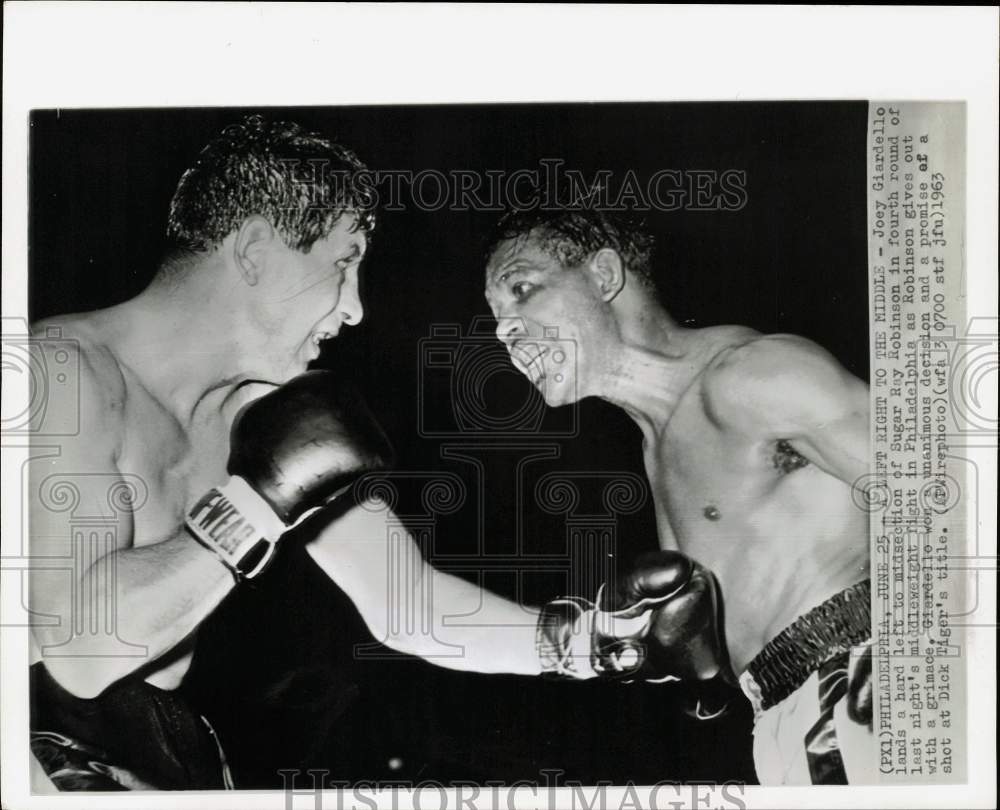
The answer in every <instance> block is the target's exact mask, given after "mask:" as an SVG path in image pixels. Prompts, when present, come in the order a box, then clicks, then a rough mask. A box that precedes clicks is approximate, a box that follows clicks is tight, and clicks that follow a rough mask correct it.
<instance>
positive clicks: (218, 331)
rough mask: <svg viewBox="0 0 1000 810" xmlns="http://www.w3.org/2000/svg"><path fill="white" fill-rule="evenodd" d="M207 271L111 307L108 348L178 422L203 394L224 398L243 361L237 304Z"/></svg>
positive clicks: (188, 417) (240, 378)
mask: <svg viewBox="0 0 1000 810" xmlns="http://www.w3.org/2000/svg"><path fill="white" fill-rule="evenodd" d="M213 270H215V268H209V267H206V268H200V269H199V271H197V272H193V273H191V274H190V276H189V277H188V278H186V279H185V280H183V281H182V282H178V283H176V284H172V283H170V282H167V283H154V284H152V285H150V286H149V287H148V288H147V289H146V290H144V291H143V292H142V293H140V294H139V295H138V296H137V297H135V298H133V299H131V300H130V301H126V302H125V303H124V304H121V305H120V306H118V307H115V308H114V309H113V310H112V311H113V312H114V317H115V321H116V329H115V334H116V340H115V344H116V345H115V347H114V350H115V353H116V354H117V355H118V357H119V359H120V360H121V361H122V362H123V363H125V365H126V366H127V367H128V369H129V370H130V371H131V372H132V373H133V374H134V375H135V376H136V377H137V378H138V379H139V381H140V382H141V383H142V385H143V386H144V387H145V388H146V389H147V390H149V392H150V393H151V394H152V395H153V396H154V397H155V398H156V399H157V400H158V401H160V402H161V403H162V404H163V405H164V407H166V408H167V409H168V410H169V411H170V412H171V413H173V414H175V416H177V418H178V419H179V420H181V421H182V422H188V421H190V420H191V419H192V418H193V417H194V413H195V411H196V409H197V408H198V407H199V406H200V405H202V404H203V403H204V402H205V401H206V400H207V399H210V398H218V400H219V402H220V403H221V402H222V401H223V400H225V398H226V397H227V396H228V395H229V394H230V393H231V392H232V390H233V389H234V388H235V387H236V386H237V385H239V384H240V383H241V382H242V381H243V374H242V371H243V366H244V365H248V364H249V361H248V360H247V359H245V358H243V356H242V355H243V351H242V347H241V344H242V341H241V339H240V335H241V331H240V326H241V324H240V322H239V319H238V306H234V302H233V301H232V300H225V299H226V296H225V295H223V294H222V289H221V288H222V286H223V285H220V284H218V283H217V282H216V281H214V280H212V273H213ZM109 312H111V311H109Z"/></svg>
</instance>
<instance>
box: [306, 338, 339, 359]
mask: <svg viewBox="0 0 1000 810" xmlns="http://www.w3.org/2000/svg"><path fill="white" fill-rule="evenodd" d="M334 337H336V335H335V334H334V333H333V332H314V333H313V334H312V335H310V337H309V343H311V344H312V345H311V346H310V348H309V359H308V362H310V363H312V362H314V361H316V360H317V359H318V358H319V356H320V353H321V352H322V351H323V342H324V341H327V340H330V339H332V338H334Z"/></svg>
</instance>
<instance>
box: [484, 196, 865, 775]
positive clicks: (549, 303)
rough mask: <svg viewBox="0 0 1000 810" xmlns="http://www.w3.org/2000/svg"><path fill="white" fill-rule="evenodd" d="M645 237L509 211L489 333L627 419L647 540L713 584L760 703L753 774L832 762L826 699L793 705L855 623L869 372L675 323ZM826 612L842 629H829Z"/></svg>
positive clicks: (490, 281)
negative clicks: (823, 747) (570, 352)
mask: <svg viewBox="0 0 1000 810" xmlns="http://www.w3.org/2000/svg"><path fill="white" fill-rule="evenodd" d="M652 246H653V243H652V239H651V237H650V235H649V234H648V233H646V232H645V231H644V230H643V229H642V227H641V226H639V224H638V223H637V222H636V221H635V220H634V219H633V218H630V217H626V216H616V215H614V214H602V213H600V212H595V211H588V210H576V211H574V210H562V211H555V212H551V211H549V212H545V211H534V212H512V213H510V214H508V215H507V216H506V217H505V218H504V219H503V220H501V222H500V224H499V225H498V227H497V229H496V232H495V233H494V235H493V238H492V240H491V243H490V251H489V254H488V261H487V268H486V290H485V291H486V298H487V301H488V303H489V305H490V308H491V309H492V311H493V314H494V315H495V317H496V319H497V324H498V325H497V337H498V338H499V339H500V340H501V341H502V342H503V343H504V345H505V346H506V347H507V349H508V351H509V353H510V356H511V360H512V362H513V364H514V365H515V366H516V367H517V368H518V370H520V371H521V373H522V374H524V375H525V376H526V377H527V378H528V379H529V380H530V382H531V383H532V384H533V385H534V386H535V387H536V388H537V390H538V391H539V392H540V393H541V395H542V396H543V397H544V399H545V401H546V403H548V404H549V405H551V406H559V405H565V404H568V403H572V402H577V401H579V400H581V399H583V398H585V397H599V398H602V399H604V400H606V401H608V402H610V403H612V404H614V405H616V406H618V407H620V408H622V409H623V410H624V411H625V412H626V413H627V414H628V415H629V416H630V417H631V418H632V420H633V421H634V422H635V423H636V424H637V425H638V427H639V429H640V431H641V433H642V436H643V454H644V463H645V468H646V473H647V476H648V478H649V481H650V484H651V489H652V493H653V501H654V506H655V514H656V523H657V529H658V533H659V543H660V546H661V548H663V549H676V550H679V551H681V552H683V553H684V554H685V555H690V557H692V558H694V559H696V560H698V561H699V562H700V563H701V564H703V565H705V566H706V568H708V569H709V570H710V571H711V572H713V573H714V575H715V576H716V577H717V579H718V582H719V584H720V586H721V593H722V599H723V603H724V631H725V642H726V646H727V648H728V652H729V656H730V660H731V663H732V666H733V669H734V671H735V672H736V673H742V677H741V684H742V685H743V686H744V690H745V691H747V693H748V695H750V696H751V698H752V700H754V702H755V708H756V709H757V711H758V716H759V719H758V722H757V728H756V732H755V734H756V740H755V758H756V760H757V766H758V775H759V777H760V778H761V780H762V781H763V782H768V783H782V782H798V783H803V782H804V783H809V781H810V780H811V781H837V780H838V779H843V778H845V775H844V774H842V773H838V774H836V775H835V776H834V777H830V776H829V773H828V772H826V771H824V770H823V768H824V759H823V757H822V752H819V751H818V748H816V747H815V746H814V749H811V750H810V751H806V750H805V748H803V743H802V741H803V739H805V738H807V737H808V735H809V733H810V731H811V730H812V728H811V726H812V724H815V723H816V721H817V717H818V716H819V714H821V713H822V710H825V709H826V708H828V707H827V706H826V705H825V704H824V705H821V706H820V707H819V708H818V710H817V711H818V712H819V714H810V712H809V711H807V710H805V709H803V708H802V707H803V706H804V705H805V703H804V702H803V701H805V700H806V698H805V697H803V695H804V694H805V693H804V692H803V690H805V691H808V690H809V689H811V688H813V687H812V685H810V684H806V685H805V686H802V682H804V681H806V680H807V679H808V678H809V676H810V675H813V676H814V677H815V673H816V671H817V670H821V669H822V667H823V666H824V665H825V664H828V663H829V662H830V661H831V660H832V659H834V658H835V657H836V656H837V655H840V654H844V653H845V651H847V650H849V649H851V648H853V647H855V645H858V644H859V643H860V642H863V641H864V640H865V639H867V638H868V637H869V636H868V633H869V632H870V629H869V628H867V624H868V621H867V611H868V604H867V599H868V597H867V590H865V586H866V582H865V581H866V579H867V577H868V566H869V542H868V523H867V515H866V513H865V512H863V511H862V510H861V509H859V508H858V507H857V506H856V505H855V504H854V501H853V499H852V486H853V485H854V483H855V482H856V481H857V480H858V479H859V478H861V477H862V476H863V475H865V474H866V473H867V472H868V463H869V438H868V389H867V386H866V385H865V384H864V383H863V382H862V381H861V380H859V379H857V378H856V377H854V376H853V375H852V374H850V373H849V372H848V371H846V370H845V369H844V368H843V367H842V366H841V365H840V364H839V363H838V362H837V361H836V360H835V359H834V357H833V356H832V355H830V354H829V353H828V352H827V351H825V350H824V349H822V348H821V347H819V346H818V345H816V344H815V343H812V342H810V341H808V340H806V339H804V338H800V337H795V336H792V335H761V334H759V333H757V332H755V331H753V330H751V329H748V328H745V327H740V326H719V327H711V328H705V329H689V328H684V327H681V326H680V325H678V323H677V322H676V321H675V320H674V319H673V318H672V317H671V316H670V314H669V313H668V311H667V309H666V308H665V306H664V305H663V303H662V301H661V299H660V296H659V295H658V293H657V291H656V289H655V286H654V284H653V281H652V268H651V252H652ZM667 272H668V273H669V270H668V271H667ZM552 327H556V328H557V329H558V335H559V338H560V340H566V341H572V343H573V345H574V346H575V349H576V354H575V360H574V361H572V362H566V361H563V362H562V363H559V362H557V360H558V359H562V358H556V357H555V356H554V355H555V353H554V352H549V350H548V349H547V348H546V347H547V346H548V345H551V343H552V341H551V340H547V339H546V331H545V330H546V329H547V328H548V329H549V330H550V331H549V334H551V329H552ZM845 602H846V603H847V607H845V606H844V604H843V603H845ZM817 606H824V607H823V608H822V610H821V613H819V614H817V613H812V614H810V611H812V610H814V609H816V608H817ZM807 614H808V615H809V616H810V617H811V618H810V619H809V621H802V619H801V618H800V617H804V616H807ZM848 615H849V619H850V620H847V619H844V617H845V616H848ZM838 617H839V618H840V619H843V622H842V623H841V625H837V626H842V625H844V624H845V623H846V625H849V626H850V627H851V628H852V631H851V632H846V631H844V633H842V637H838V638H826V636H825V634H826V633H827V631H829V630H830V628H832V627H834V626H835V621H836V620H837V619H838ZM797 622H798V623H797ZM830 632H832V631H830ZM776 639H777V640H776ZM769 645H770V646H769ZM803 649H808V650H809V654H808V655H806V654H805V653H802V650H803ZM762 651H763V653H762ZM810 656H811V657H810ZM858 658H859V656H858V655H854V656H853V658H852V660H851V662H850V664H851V667H852V668H851V675H852V677H853V676H854V674H855V670H856V669H857V667H856V666H854V665H855V663H856V660H857V659H858ZM807 659H808V660H807ZM869 660H870V659H869ZM775 662H778V663H775ZM782 662H783V663H784V664H786V665H787V667H788V668H789V669H791V670H801V673H800V674H801V677H799V678H798V679H797V682H795V683H791V682H783V681H782V678H781V677H778V676H777V675H776V673H780V671H781V666H780V663H782ZM864 666H866V665H864V664H862V669H863V668H864ZM845 668H846V667H845ZM750 675H753V676H754V677H753V678H751V677H750ZM838 678H839V676H838ZM859 678H860V676H859ZM761 690H763V691H764V693H765V694H764V695H763V698H761V694H760V692H761ZM790 691H791V692H792V693H793V694H791V697H788V696H787V693H788V692H790ZM810 697H811V699H812V700H813V701H814V702H815V700H816V698H815V696H812V695H810ZM850 697H855V694H854V693H853V692H852V694H851V696H850ZM858 700H859V701H860V702H861V703H864V700H865V697H864V696H863V695H861V696H860V697H858ZM832 702H833V700H832V698H830V699H829V700H828V701H827V703H830V704H831V705H832ZM820 703H821V704H822V703H823V702H822V700H820ZM792 704H796V705H798V706H799V711H798V713H797V714H796V713H795V712H796V710H795V708H794V706H792ZM772 706H773V707H775V708H773V709H772V708H771V707H772ZM783 707H784V708H783ZM769 709H770V711H768V710H769ZM785 709H788V711H789V713H790V714H791V715H794V716H795V717H796V720H795V722H792V721H790V720H787V718H786V720H785V722H784V728H783V730H782V731H781V734H782V735H789V734H791V742H788V743H787V744H786V741H785V738H784V737H781V738H780V739H774V738H772V737H770V736H769V735H770V734H772V731H773V728H774V727H777V725H780V723H779V722H778V720H775V721H773V722H772V720H771V718H772V717H776V716H777V715H776V713H777V712H779V711H783V710H785ZM807 714H808V715H809V716H808V723H809V725H806V726H805V727H801V725H802V723H803V722H804V717H805V715H807ZM860 714H863V709H862V710H860ZM769 723H770V725H769ZM796 723H797V724H798V725H796ZM860 725H861V726H863V725H864V723H863V722H862V723H861V724H860ZM793 726H794V728H793ZM799 732H801V733H799ZM840 732H841V735H842V736H843V737H844V738H851V739H854V738H853V737H852V735H854V730H853V729H841V730H840ZM775 733H777V732H775ZM779 736H780V735H779ZM834 739H836V736H835V735H834ZM869 739H870V731H868V729H863V733H862V734H861V735H860V737H859V738H858V739H857V740H855V741H854V742H851V743H850V744H849V745H848V744H846V743H845V745H844V746H842V748H845V750H843V751H841V755H842V756H843V758H844V759H845V760H849V761H848V766H857V767H856V768H855V770H854V771H853V773H854V774H860V777H853V778H862V779H864V778H866V777H867V775H868V774H870V772H871V768H872V767H873V766H874V763H875V762H876V760H875V758H874V755H872V757H871V759H870V762H868V763H864V758H865V756H866V755H867V754H866V752H865V751H861V750H860V749H863V748H865V747H866V746H867V745H868V740H869ZM807 747H808V746H807ZM834 747H835V746H834ZM846 749H853V751H852V750H846ZM852 752H857V753H856V754H855V756H853V757H852V756H851V753H852ZM859 760H860V764H859ZM825 761H826V762H827V763H828V762H829V757H827V759H826V760H825ZM817 763H818V764H817ZM866 764H867V768H866V767H865V765H866ZM847 771H848V774H851V773H852V771H851V767H848V768H847ZM810 774H811V775H810ZM824 776H826V777H829V778H822V777H824Z"/></svg>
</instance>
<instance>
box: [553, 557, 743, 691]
mask: <svg viewBox="0 0 1000 810" xmlns="http://www.w3.org/2000/svg"><path fill="white" fill-rule="evenodd" d="M718 601H719V598H718V587H717V585H716V582H715V578H714V577H713V576H712V574H711V572H710V571H708V570H707V569H705V568H703V567H702V566H701V565H699V564H698V563H697V562H695V561H694V560H692V559H690V558H689V557H687V556H685V555H684V554H681V553H680V552H678V551H658V552H652V553H650V554H646V555H643V556H642V557H640V558H639V560H638V561H637V564H636V565H635V567H634V568H633V570H632V571H631V572H629V573H628V574H626V575H625V576H623V577H621V578H619V580H618V582H616V583H615V584H614V585H613V587H612V588H610V589H609V588H607V587H605V588H602V593H601V595H600V596H599V597H598V603H597V604H594V603H591V602H588V601H587V600H584V599H579V598H566V599H556V600H554V601H552V602H550V603H549V604H547V605H546V606H545V607H544V608H543V610H542V613H541V615H540V616H539V621H538V652H539V655H540V656H541V659H542V668H543V670H544V671H545V672H546V673H549V674H554V675H564V676H569V677H574V678H591V677H597V676H602V677H622V678H628V679H634V678H642V679H645V680H648V681H653V682H661V681H670V680H694V681H704V680H709V679H711V678H714V677H715V676H716V675H718V674H719V673H720V672H722V671H723V670H724V669H726V668H727V667H728V657H727V654H726V649H725V643H724V642H723V639H722V632H721V629H720V626H719V613H718V607H719V605H718Z"/></svg>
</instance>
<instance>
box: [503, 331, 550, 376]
mask: <svg viewBox="0 0 1000 810" xmlns="http://www.w3.org/2000/svg"><path fill="white" fill-rule="evenodd" d="M508 351H509V353H510V359H511V362H512V363H513V364H514V366H515V368H517V370H518V371H520V372H521V373H522V374H523V375H524V376H525V377H527V378H528V380H529V381H530V382H531V384H532V385H538V384H539V383H541V382H542V380H544V379H545V364H544V363H543V362H542V360H543V358H544V357H545V355H547V354H548V353H549V350H548V347H546V346H539V345H538V344H537V343H525V342H523V341H516V342H515V343H514V344H512V345H511V347H510V349H509V350H508Z"/></svg>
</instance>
